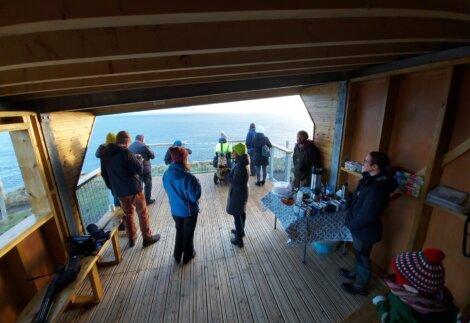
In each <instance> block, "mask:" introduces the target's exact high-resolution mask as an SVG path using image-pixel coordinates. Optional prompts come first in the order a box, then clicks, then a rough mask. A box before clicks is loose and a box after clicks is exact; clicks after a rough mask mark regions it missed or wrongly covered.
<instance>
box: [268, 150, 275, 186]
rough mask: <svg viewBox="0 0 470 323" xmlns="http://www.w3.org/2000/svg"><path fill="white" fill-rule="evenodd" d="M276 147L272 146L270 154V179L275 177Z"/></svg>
mask: <svg viewBox="0 0 470 323" xmlns="http://www.w3.org/2000/svg"><path fill="white" fill-rule="evenodd" d="M273 148H274V147H271V155H270V156H269V179H270V180H271V182H272V181H273V179H274V149H273Z"/></svg>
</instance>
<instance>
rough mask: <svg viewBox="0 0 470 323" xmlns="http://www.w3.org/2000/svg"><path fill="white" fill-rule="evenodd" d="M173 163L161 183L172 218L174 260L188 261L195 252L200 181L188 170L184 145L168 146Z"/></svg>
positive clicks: (178, 261)
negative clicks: (174, 230)
mask: <svg viewBox="0 0 470 323" xmlns="http://www.w3.org/2000/svg"><path fill="white" fill-rule="evenodd" d="M170 153H171V160H172V164H171V165H170V167H169V168H168V169H167V170H166V171H165V173H164V174H163V187H164V189H165V191H166V193H167V195H168V199H169V201H170V207H171V214H172V216H173V220H174V221H175V227H176V238H175V249H174V252H173V257H174V258H175V261H176V262H177V263H180V262H181V257H183V264H187V263H188V262H190V261H191V259H193V258H194V257H195V256H196V251H195V250H194V230H195V229H196V223H197V217H198V213H199V199H200V198H201V184H199V181H198V179H197V178H196V177H195V176H194V175H193V174H191V173H190V172H189V171H190V166H189V163H188V151H187V150H186V149H184V148H183V147H179V146H174V147H171V148H170Z"/></svg>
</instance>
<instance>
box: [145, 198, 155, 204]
mask: <svg viewBox="0 0 470 323" xmlns="http://www.w3.org/2000/svg"><path fill="white" fill-rule="evenodd" d="M146 202H147V205H150V204H153V203H155V199H150V200H148V201H146Z"/></svg>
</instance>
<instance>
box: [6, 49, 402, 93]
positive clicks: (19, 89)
mask: <svg viewBox="0 0 470 323" xmlns="http://www.w3.org/2000/svg"><path fill="white" fill-rule="evenodd" d="M396 59H398V57H397V56H387V57H381V56H379V57H362V58H347V59H333V60H321V61H313V62H310V61H305V62H291V63H280V64H259V65H257V66H235V67H221V68H210V69H197V70H176V71H162V72H152V73H145V74H132V75H118V76H109V77H96V78H87V79H80V80H68V81H56V82H47V83H36V84H28V85H15V86H8V87H1V88H0V96H17V95H22V94H27V93H40V92H41V93H45V95H47V92H51V91H55V92H57V91H60V90H74V89H76V90H82V91H96V90H100V88H106V89H109V88H111V87H113V86H116V85H131V84H136V83H137V84H144V83H149V82H152V83H155V82H160V83H162V84H166V83H168V82H172V81H178V80H179V81H180V82H186V83H191V82H198V81H200V80H206V81H207V79H210V78H218V77H230V78H235V79H237V78H238V79H239V78H244V77H250V75H259V74H260V73H270V74H273V73H278V74H280V75H282V74H283V73H285V72H296V71H302V70H309V71H311V70H314V69H322V70H325V69H335V68H336V69H338V68H342V69H344V68H345V67H347V68H348V69H354V68H355V67H356V66H366V65H376V64H382V63H386V62H390V61H393V60H396ZM356 68H357V67H356Z"/></svg>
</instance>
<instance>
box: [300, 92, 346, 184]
mask: <svg viewBox="0 0 470 323" xmlns="http://www.w3.org/2000/svg"><path fill="white" fill-rule="evenodd" d="M338 90H339V84H338V83H331V84H325V85H319V86H313V87H310V88H307V89H305V90H302V91H301V92H300V96H301V98H302V100H303V102H304V104H305V106H306V108H307V111H308V113H309V114H310V117H311V118H312V121H313V127H314V129H303V130H307V131H309V133H311V132H312V130H313V134H314V136H313V138H314V140H315V145H316V146H317V147H318V149H319V150H320V153H321V158H322V164H323V166H324V168H325V173H324V175H323V178H325V179H327V178H329V172H330V165H331V158H332V151H333V137H334V132H335V120H336V110H337V107H338ZM299 130H302V129H299Z"/></svg>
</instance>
